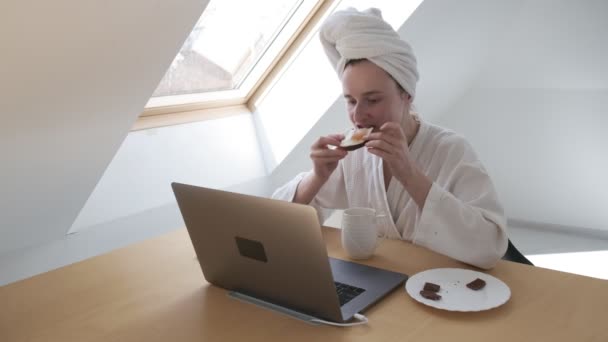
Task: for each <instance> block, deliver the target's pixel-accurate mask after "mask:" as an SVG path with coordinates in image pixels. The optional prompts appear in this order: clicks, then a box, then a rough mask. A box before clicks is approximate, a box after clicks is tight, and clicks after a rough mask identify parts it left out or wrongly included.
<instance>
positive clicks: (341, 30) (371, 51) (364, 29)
mask: <svg viewBox="0 0 608 342" xmlns="http://www.w3.org/2000/svg"><path fill="white" fill-rule="evenodd" d="M319 36H320V38H321V44H322V45H323V48H324V49H325V53H326V54H327V57H328V58H329V60H330V62H331V63H332V65H333V67H334V69H335V70H336V72H337V73H338V76H339V77H340V78H342V73H343V72H344V67H345V65H346V63H347V62H348V61H349V60H352V59H367V60H369V61H370V62H372V63H374V64H376V65H377V66H379V67H380V68H382V69H384V71H386V72H387V73H388V74H389V75H391V76H392V77H393V78H394V79H395V81H397V83H399V85H401V87H402V88H403V89H404V90H405V91H406V92H407V93H408V94H409V95H411V96H412V97H414V95H415V93H416V82H417V81H418V70H417V68H416V57H415V56H414V53H413V51H412V47H411V46H410V45H409V44H408V43H407V42H406V41H404V40H403V39H401V37H400V36H399V34H398V33H397V32H396V31H395V30H394V29H393V28H392V27H391V26H390V25H389V24H388V23H387V22H385V21H384V20H383V19H382V14H381V12H380V10H379V9H377V8H370V9H368V10H365V11H362V12H359V11H357V10H356V9H354V8H349V9H346V10H343V11H338V12H336V13H334V14H332V15H331V16H330V17H329V18H327V20H326V21H325V22H324V23H323V26H322V27H321V32H320V35H319Z"/></svg>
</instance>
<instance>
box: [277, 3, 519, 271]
mask: <svg viewBox="0 0 608 342" xmlns="http://www.w3.org/2000/svg"><path fill="white" fill-rule="evenodd" d="M320 36H321V42H322V43H323V47H324V49H325V52H326V54H327V55H328V57H329V59H330V61H331V63H332V65H333V66H334V67H335V69H336V71H337V73H338V76H339V77H340V79H341V81H342V87H343V93H344V97H345V99H346V102H347V111H348V115H349V118H350V120H351V122H352V123H353V125H354V126H355V127H358V128H362V127H373V131H372V133H370V134H369V135H368V136H367V138H366V140H367V142H366V143H365V146H364V147H363V148H360V149H358V150H355V151H351V152H347V151H346V150H344V149H341V148H337V147H338V146H339V145H340V142H341V141H342V139H344V136H343V135H341V134H335V135H329V136H325V137H321V138H319V139H318V140H317V141H316V142H315V143H314V144H313V145H312V147H311V153H310V158H311V159H312V162H313V169H312V170H311V171H310V172H306V173H302V174H300V175H298V176H297V177H296V178H295V179H293V180H292V181H290V182H289V183H287V184H286V185H284V186H283V187H281V188H279V189H278V190H277V191H276V192H275V193H274V195H273V198H277V199H283V200H288V201H293V202H296V203H303V204H310V205H312V206H314V207H315V208H317V211H318V212H319V213H320V214H321V218H323V215H322V214H323V210H322V209H323V208H327V209H344V208H349V207H371V208H374V209H376V211H377V212H379V213H381V214H387V216H386V217H387V219H386V220H384V222H383V223H382V224H383V228H380V229H381V230H383V231H385V232H386V233H387V235H388V236H389V237H391V238H399V239H404V240H407V241H412V242H413V243H415V244H418V245H422V246H425V247H427V248H429V249H431V250H433V251H435V252H438V253H442V254H444V255H447V256H449V257H452V258H454V259H457V260H460V261H463V262H465V263H468V264H471V265H474V266H477V267H481V268H485V269H489V268H491V267H493V266H494V265H495V264H496V262H497V261H498V260H499V259H500V258H501V257H502V256H503V255H504V253H505V251H506V248H507V241H508V239H507V235H506V222H505V218H504V214H503V210H502V208H501V206H500V204H499V202H498V199H497V196H496V192H495V190H494V188H493V185H492V182H491V180H490V178H489V176H488V174H487V173H486V171H485V169H484V167H483V165H482V164H481V162H480V161H479V159H478V158H477V156H476V155H475V152H474V151H473V149H472V147H471V145H470V144H469V143H468V142H467V141H466V140H465V139H464V138H463V137H462V136H460V135H458V134H456V133H454V132H452V131H450V130H447V129H444V128H441V127H438V126H435V125H432V124H430V123H427V122H424V121H423V120H421V119H420V118H419V117H418V116H417V115H416V114H414V113H411V112H410V109H411V105H412V101H413V98H414V96H415V90H416V82H417V80H418V71H417V69H416V59H415V57H414V54H413V52H412V49H411V47H410V46H409V44H407V43H406V42H405V41H403V40H402V39H400V37H399V35H398V34H397V32H395V30H393V29H392V27H391V26H390V25H389V24H387V23H386V22H385V21H384V20H382V17H381V14H380V11H379V10H377V9H370V10H367V11H363V12H358V11H356V10H354V9H348V10H345V11H340V12H336V13H335V14H333V15H332V16H330V17H329V18H328V19H327V21H326V22H325V23H324V24H323V26H322V28H321V32H320Z"/></svg>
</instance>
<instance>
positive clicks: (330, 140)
mask: <svg viewBox="0 0 608 342" xmlns="http://www.w3.org/2000/svg"><path fill="white" fill-rule="evenodd" d="M342 139H344V135H342V134H332V135H328V136H325V137H320V138H319V139H317V141H315V143H314V144H312V146H311V147H310V159H312V163H313V172H314V174H315V176H316V177H318V178H319V179H321V180H323V181H326V180H327V179H329V176H331V174H332V172H334V170H335V169H336V167H338V162H339V161H340V159H342V158H344V157H346V155H347V154H348V151H346V150H343V149H341V148H330V147H329V146H336V147H337V146H340V142H341V141H342Z"/></svg>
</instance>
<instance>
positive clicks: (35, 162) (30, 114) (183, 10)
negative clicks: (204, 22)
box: [0, 0, 208, 254]
mask: <svg viewBox="0 0 608 342" xmlns="http://www.w3.org/2000/svg"><path fill="white" fill-rule="evenodd" d="M207 3H208V0H186V1H179V2H173V1H161V0H152V1H150V0H145V1H144V0H129V1H119V0H109V1H93V0H57V1H50V2H44V1H37V2H30V1H18V0H8V1H2V2H1V3H0V42H2V58H1V59H0V80H2V82H0V160H1V161H0V163H1V164H0V192H1V195H0V254H1V253H3V252H6V251H8V250H12V249H16V248H19V247H23V246H26V245H33V244H36V243H40V242H43V241H48V240H52V239H59V238H61V237H62V236H63V235H64V234H65V233H66V232H67V230H68V229H69V227H70V225H71V224H72V222H73V221H74V219H75V217H76V216H77V214H78V212H79V210H80V209H81V208H82V206H83V205H84V203H85V201H86V199H87V197H88V196H89V195H90V193H91V192H92V190H93V188H94V187H95V184H96V183H97V181H98V180H99V179H100V177H101V175H102V174H103V172H104V170H105V168H106V167H107V165H108V163H109V162H110V161H111V159H112V157H113V156H114V154H115V153H116V151H117V149H118V147H119V146H120V144H121V143H122V141H123V140H124V138H125V137H126V135H127V133H128V132H129V129H130V127H131V126H132V124H133V122H134V120H135V119H136V118H137V116H138V115H139V114H140V113H141V111H142V109H143V107H144V105H145V103H146V102H147V100H148V98H149V96H150V95H151V94H152V92H153V91H154V89H155V88H156V86H157V84H158V82H159V81H160V79H161V78H162V76H163V74H164V72H165V70H166V69H167V67H168V66H169V64H170V63H171V61H172V59H173V57H174V56H175V54H176V53H177V51H178V50H179V48H180V47H181V44H182V42H183V41H184V40H185V39H186V37H187V36H188V34H189V33H190V31H191V29H192V27H193V26H194V24H195V23H196V20H197V19H198V18H199V17H200V15H201V13H202V11H203V10H204V8H205V6H206V5H207Z"/></svg>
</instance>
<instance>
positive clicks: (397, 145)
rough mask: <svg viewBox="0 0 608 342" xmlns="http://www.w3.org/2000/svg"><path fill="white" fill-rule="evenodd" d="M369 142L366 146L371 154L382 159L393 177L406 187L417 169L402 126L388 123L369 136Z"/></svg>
mask: <svg viewBox="0 0 608 342" xmlns="http://www.w3.org/2000/svg"><path fill="white" fill-rule="evenodd" d="M367 140H368V141H367V143H366V144H365V146H366V147H367V150H368V151H369V153H371V154H375V155H377V156H378V157H380V158H382V159H383V160H384V162H385V163H386V166H388V168H389V170H390V171H391V174H392V175H393V177H395V178H396V179H397V180H399V181H400V182H401V183H402V184H403V185H406V184H407V179H408V178H409V177H410V176H411V175H413V174H414V171H415V169H414V165H413V162H412V160H411V158H410V154H409V147H408V144H407V138H406V136H405V133H403V130H402V129H401V125H399V124H398V123H396V122H387V123H385V124H384V125H382V127H380V131H379V132H373V133H371V134H369V135H368V136H367Z"/></svg>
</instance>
